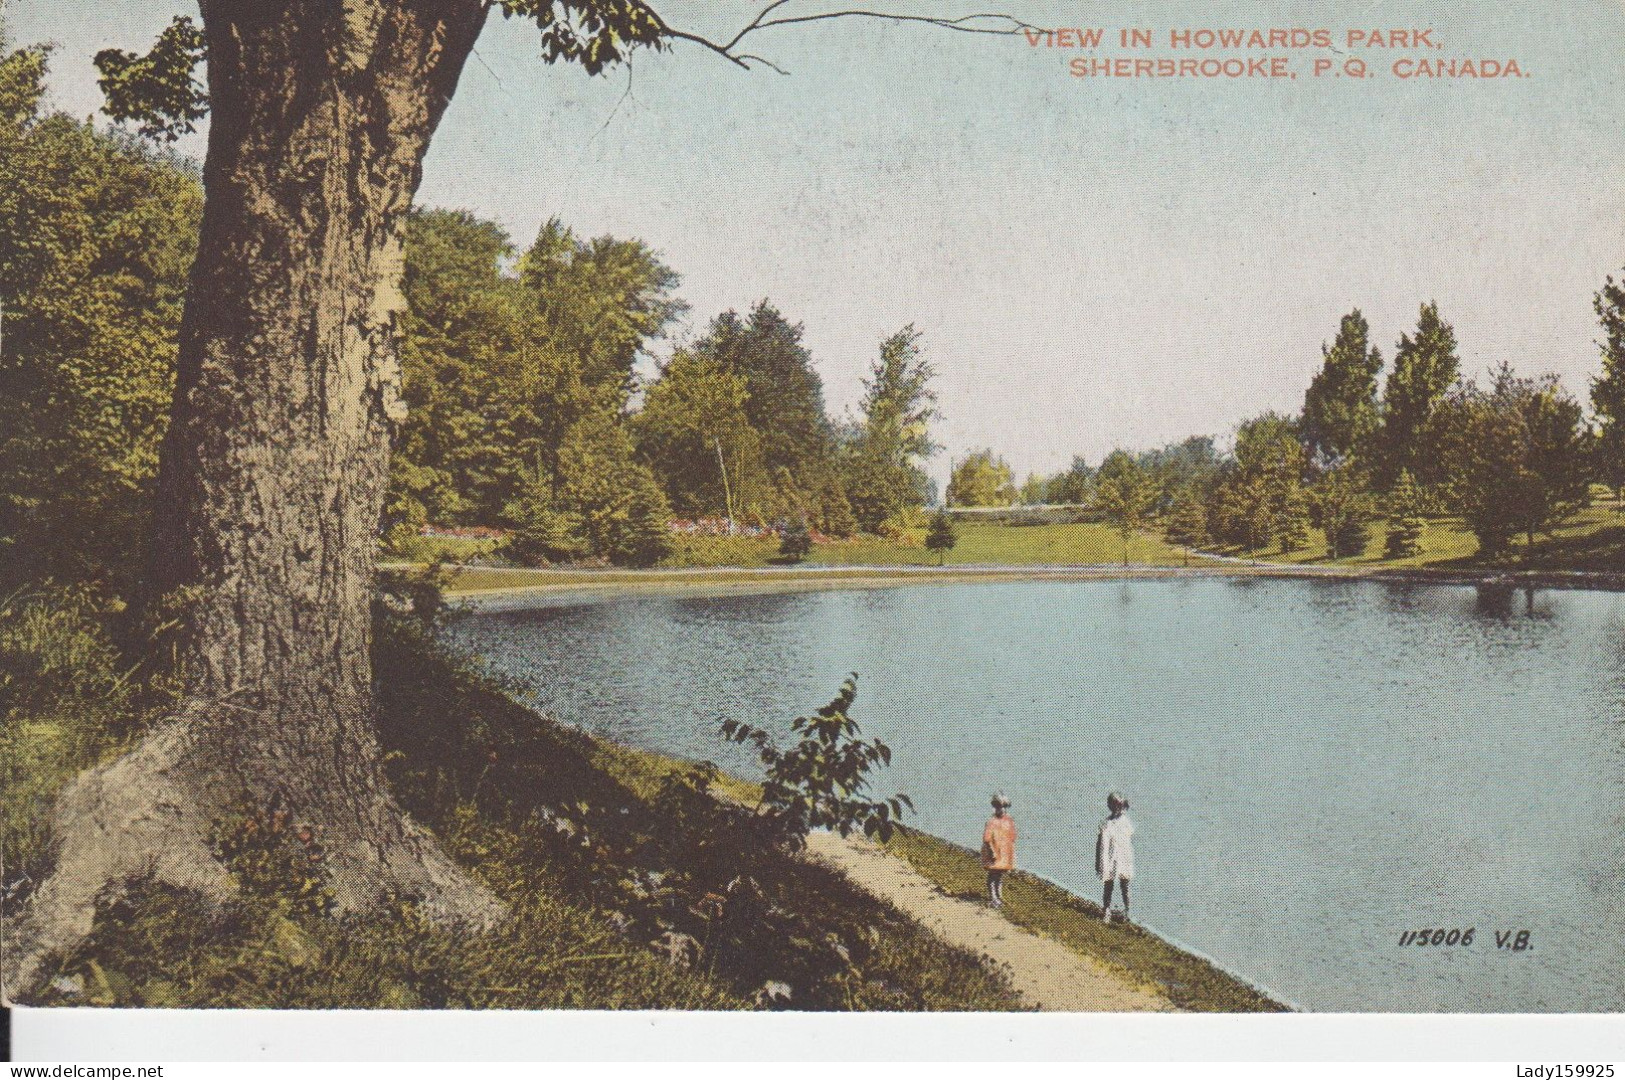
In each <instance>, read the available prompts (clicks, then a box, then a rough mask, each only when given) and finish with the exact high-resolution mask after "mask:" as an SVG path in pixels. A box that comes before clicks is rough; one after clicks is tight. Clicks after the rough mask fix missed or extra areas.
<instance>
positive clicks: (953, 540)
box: [925, 508, 959, 566]
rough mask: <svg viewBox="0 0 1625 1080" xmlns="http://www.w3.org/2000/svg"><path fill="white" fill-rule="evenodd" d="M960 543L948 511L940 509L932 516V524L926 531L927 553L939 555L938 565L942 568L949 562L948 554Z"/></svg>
mask: <svg viewBox="0 0 1625 1080" xmlns="http://www.w3.org/2000/svg"><path fill="white" fill-rule="evenodd" d="M958 543H959V535H958V534H957V533H955V532H954V522H953V519H952V518H951V517H949V516H948V511H947V509H945V508H944V509H939V510H938V511H937V512H936V513H935V514H932V515H931V524H930V526H929V527H928V528H927V529H926V530H925V548H926V550H927V551H934V552H936V553H937V565H938V566H941V565H942V564H943V563H945V562H947V560H948V552H950V551H952V550H953V549H954V547H955V546H956V545H958Z"/></svg>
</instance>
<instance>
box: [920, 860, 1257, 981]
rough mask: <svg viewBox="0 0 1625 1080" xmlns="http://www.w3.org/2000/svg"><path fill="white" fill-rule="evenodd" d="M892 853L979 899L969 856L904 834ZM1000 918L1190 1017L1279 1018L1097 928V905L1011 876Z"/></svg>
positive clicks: (1178, 955)
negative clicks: (1142, 987)
mask: <svg viewBox="0 0 1625 1080" xmlns="http://www.w3.org/2000/svg"><path fill="white" fill-rule="evenodd" d="M890 847H891V849H892V851H893V852H894V853H895V854H897V855H898V856H899V857H901V858H903V859H904V860H906V861H907V862H908V863H909V865H910V866H912V867H914V869H915V870H916V871H918V872H919V873H920V874H921V875H922V876H923V877H925V878H927V879H929V880H930V881H932V882H933V883H935V884H936V885H937V886H938V887H939V888H941V889H942V890H943V891H944V892H947V893H950V894H952V895H954V896H962V897H970V898H980V897H981V896H983V895H984V891H985V885H984V874H983V871H982V867H981V861H980V859H979V858H978V857H977V855H976V853H975V852H974V851H971V850H970V849H968V848H963V847H960V846H959V845H957V844H951V843H949V842H948V841H946V840H942V839H940V838H938V837H935V836H931V835H929V834H926V833H922V832H917V831H915V830H912V829H907V830H904V831H903V832H901V833H899V834H898V835H896V836H894V837H893V838H892V841H891V844H890ZM1003 912H1004V915H1005V917H1006V918H1007V919H1009V920H1010V921H1011V922H1013V923H1015V924H1016V925H1017V926H1022V927H1025V928H1026V929H1028V930H1031V931H1033V932H1034V933H1038V934H1042V935H1044V936H1046V937H1051V938H1054V939H1056V940H1057V941H1060V942H1061V943H1063V944H1065V945H1066V946H1068V947H1069V948H1071V949H1073V950H1074V951H1076V952H1078V953H1081V954H1082V955H1084V956H1086V957H1089V958H1090V959H1092V960H1096V961H1099V962H1100V963H1102V964H1104V965H1105V966H1106V967H1108V968H1110V969H1112V970H1115V971H1117V972H1119V973H1120V974H1122V975H1123V976H1124V977H1125V978H1126V979H1128V980H1130V981H1131V982H1141V983H1149V984H1150V985H1152V986H1155V987H1156V988H1158V989H1159V990H1161V991H1162V992H1163V993H1164V994H1166V995H1167V996H1168V999H1169V1000H1170V1001H1172V1002H1173V1003H1174V1004H1175V1005H1177V1006H1179V1007H1180V1008H1182V1009H1188V1010H1190V1011H1193V1012H1282V1011H1285V1006H1283V1005H1281V1004H1280V1003H1278V1002H1275V1001H1272V1000H1271V999H1270V998H1268V997H1266V996H1265V995H1263V994H1261V993H1259V992H1258V991H1256V990H1254V989H1253V988H1252V987H1250V986H1248V985H1247V984H1246V983H1243V982H1241V981H1240V980H1239V979H1236V978H1234V977H1233V976H1231V975H1228V974H1226V973H1225V972H1223V971H1221V970H1219V969H1218V968H1216V967H1214V966H1213V965H1212V964H1210V963H1208V962H1207V961H1205V960H1202V959H1199V958H1198V957H1195V956H1192V955H1191V954H1189V953H1186V952H1183V951H1181V950H1179V949H1176V948H1174V947H1173V946H1172V945H1170V944H1168V943H1167V942H1166V941H1163V940H1162V939H1161V938H1159V937H1157V936H1156V935H1155V934H1152V933H1150V932H1148V931H1146V930H1143V929H1141V928H1140V927H1138V926H1135V925H1133V924H1127V925H1125V924H1122V923H1112V924H1110V925H1107V924H1105V923H1102V922H1101V921H1100V906H1099V905H1098V904H1095V903H1092V902H1090V901H1088V900H1083V899H1080V898H1079V897H1077V896H1074V895H1073V894H1072V893H1069V892H1067V891H1066V890H1065V889H1062V888H1060V887H1059V886H1057V885H1052V884H1051V883H1049V882H1047V881H1045V880H1043V879H1042V878H1037V877H1034V876H1033V875H1031V874H1025V873H1022V872H1020V871H1017V872H1016V873H1014V874H1012V875H1011V876H1010V877H1009V878H1007V879H1006V881H1005V886H1004V908H1003Z"/></svg>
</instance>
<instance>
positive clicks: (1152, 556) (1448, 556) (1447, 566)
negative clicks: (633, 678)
mask: <svg viewBox="0 0 1625 1080" xmlns="http://www.w3.org/2000/svg"><path fill="white" fill-rule="evenodd" d="M954 528H955V532H956V534H957V536H958V544H957V545H956V546H955V547H954V549H953V550H952V551H949V552H946V553H945V556H944V557H943V558H942V559H941V565H943V566H946V567H949V568H952V567H955V566H961V567H969V566H978V567H985V566H1011V567H1023V566H1090V567H1107V568H1109V567H1113V566H1120V565H1122V563H1123V540H1122V537H1121V536H1119V535H1118V533H1117V532H1116V530H1114V529H1112V528H1111V527H1109V526H1106V525H1100V524H1092V523H1081V524H1055V525H1002V524H997V523H994V522H960V523H957V524H956V525H955V526H954ZM1154 530H1155V525H1153V529H1152V530H1147V531H1145V532H1141V533H1139V534H1137V535H1135V536H1134V537H1133V538H1132V539H1131V540H1130V542H1129V548H1128V558H1129V562H1130V563H1131V564H1133V565H1135V566H1142V567H1143V566H1163V567H1166V566H1186V565H1188V566H1209V567H1214V566H1221V565H1224V564H1223V563H1222V562H1220V561H1218V560H1211V559H1206V558H1203V557H1201V556H1199V555H1193V556H1187V555H1186V554H1185V553H1184V552H1183V551H1181V550H1180V549H1179V548H1177V547H1174V546H1173V545H1171V544H1169V543H1168V542H1167V541H1165V540H1164V539H1162V537H1161V536H1160V535H1158V534H1157V533H1156V532H1155V531H1154ZM1366 535H1367V542H1366V547H1365V550H1364V552H1362V553H1361V554H1359V555H1356V556H1353V557H1351V558H1345V559H1335V560H1334V559H1331V558H1330V557H1329V556H1328V554H1327V550H1326V539H1325V535H1324V534H1323V533H1322V532H1321V531H1320V530H1319V529H1310V530H1309V532H1308V539H1307V541H1306V543H1305V545H1304V546H1303V547H1302V548H1300V549H1299V550H1297V551H1294V552H1288V553H1283V552H1282V551H1281V550H1280V548H1279V547H1275V546H1271V547H1269V548H1266V549H1264V550H1262V551H1253V550H1247V549H1243V548H1236V547H1218V548H1213V549H1212V550H1213V552H1214V554H1217V555H1222V556H1227V557H1229V558H1240V559H1247V560H1256V561H1258V562H1261V563H1269V564H1275V565H1288V566H1298V565H1317V566H1347V567H1351V568H1357V569H1372V570H1375V569H1409V568H1432V569H1440V570H1483V569H1513V570H1515V569H1527V570H1537V571H1538V570H1604V571H1606V570H1614V571H1625V514H1622V513H1621V512H1620V511H1619V504H1618V503H1617V502H1616V501H1614V500H1612V499H1608V500H1599V501H1598V502H1597V504H1596V505H1594V506H1592V507H1591V508H1589V509H1587V510H1585V511H1582V512H1581V513H1580V514H1578V515H1576V517H1575V518H1574V519H1573V520H1571V521H1569V522H1568V523H1566V524H1564V525H1563V526H1562V527H1560V528H1558V529H1556V530H1554V532H1553V533H1552V534H1551V535H1544V536H1540V537H1537V538H1536V541H1535V544H1534V546H1533V547H1532V548H1527V549H1526V546H1525V544H1524V542H1523V540H1522V538H1519V539H1517V540H1515V541H1514V542H1513V545H1512V549H1511V551H1510V552H1509V553H1508V555H1507V556H1505V557H1504V558H1502V559H1500V560H1497V561H1490V560H1485V559H1483V558H1481V557H1480V556H1479V554H1478V541H1477V540H1476V539H1475V538H1474V536H1473V534H1472V531H1471V530H1469V529H1468V528H1467V527H1466V525H1465V524H1463V522H1462V520H1461V519H1460V518H1458V517H1436V518H1429V519H1427V520H1426V521H1424V522H1423V528H1422V538H1421V544H1422V547H1421V551H1420V552H1418V553H1417V554H1416V555H1413V556H1411V557H1409V558H1404V559H1389V558H1387V557H1386V554H1385V552H1384V541H1385V539H1386V524H1385V523H1384V522H1382V521H1380V520H1379V521H1375V522H1373V523H1372V524H1371V526H1370V527H1369V528H1368V529H1367V532H1366ZM924 536H925V531H924V530H923V529H913V530H909V531H908V533H907V534H906V535H905V536H904V537H903V539H901V540H882V539H880V538H878V537H873V536H862V537H858V538H856V539H853V540H846V541H836V542H833V543H828V544H817V545H814V547H813V549H812V553H811V554H810V555H809V556H808V557H807V559H806V560H805V561H804V562H801V563H786V562H784V561H782V560H781V559H780V558H779V545H778V541H777V540H776V539H774V538H772V537H744V536H734V537H726V536H678V537H674V543H675V550H674V551H673V552H672V554H671V555H670V556H668V557H667V558H666V559H664V560H662V561H661V563H660V569H662V570H667V571H674V570H685V569H691V570H716V569H726V568H737V569H741V570H760V569H770V568H775V567H777V568H793V567H795V566H803V567H851V568H853V569H854V570H856V569H857V568H860V567H899V568H903V567H934V566H937V565H939V561H938V555H937V553H936V552H933V551H928V550H926V547H925V543H924ZM434 543H436V544H438V545H440V547H439V549H438V550H440V551H441V552H442V553H443V554H444V555H445V556H446V557H448V558H450V559H452V560H454V561H457V560H461V559H463V558H467V557H470V556H471V555H472V554H484V553H488V552H489V551H490V550H492V548H491V545H492V544H493V542H492V541H435V542H434ZM474 545H479V546H478V547H474ZM583 580H584V578H583V575H582V572H581V570H579V569H570V568H544V569H533V570H527V571H524V572H522V573H516V572H514V571H513V570H507V571H504V570H498V569H494V570H481V569H472V570H465V571H462V572H460V573H459V575H458V578H457V582H456V585H455V586H454V588H456V589H457V590H458V591H460V592H462V591H473V590H479V589H495V588H503V587H512V586H519V585H550V584H566V583H581V582H583ZM647 580H648V575H647V574H646V573H645V572H643V571H639V570H631V569H616V568H604V569H593V572H592V573H591V576H590V582H591V584H593V585H612V584H617V583H627V584H630V583H633V582H646V581H647ZM669 580H671V581H672V582H673V583H677V581H678V578H676V577H673V578H671V579H669ZM706 580H711V581H714V580H715V578H714V577H712V578H707V579H706Z"/></svg>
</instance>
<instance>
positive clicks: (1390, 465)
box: [1377, 303, 1461, 490]
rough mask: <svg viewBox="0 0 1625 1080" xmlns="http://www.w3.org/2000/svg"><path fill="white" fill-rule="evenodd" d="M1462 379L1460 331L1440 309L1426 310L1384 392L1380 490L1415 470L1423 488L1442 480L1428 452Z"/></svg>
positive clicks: (1404, 340) (1405, 339)
mask: <svg viewBox="0 0 1625 1080" xmlns="http://www.w3.org/2000/svg"><path fill="white" fill-rule="evenodd" d="M1460 375H1461V358H1460V357H1458V356H1457V355H1456V332H1455V330H1454V329H1452V328H1451V326H1450V324H1449V323H1447V322H1445V321H1444V320H1443V319H1441V318H1440V317H1439V305H1437V304H1433V303H1428V304H1423V305H1422V310H1421V314H1420V315H1419V316H1418V317H1417V320H1416V332H1415V334H1414V335H1410V334H1405V335H1401V337H1400V339H1399V347H1398V348H1397V349H1395V350H1394V370H1393V372H1392V374H1390V375H1389V376H1388V385H1387V386H1386V388H1385V389H1384V392H1383V427H1382V453H1381V454H1380V455H1379V460H1378V462H1377V465H1378V469H1379V473H1378V486H1379V487H1381V488H1383V489H1384V490H1386V489H1388V488H1390V487H1392V486H1393V483H1394V480H1395V479H1396V478H1397V477H1398V476H1399V474H1400V473H1402V472H1405V471H1407V470H1409V472H1410V473H1411V475H1412V476H1413V477H1414V478H1415V479H1416V480H1417V481H1419V482H1420V483H1422V484H1434V483H1437V482H1438V481H1439V479H1440V477H1439V473H1438V469H1437V467H1436V466H1435V464H1434V463H1433V461H1432V460H1431V459H1432V458H1433V456H1434V455H1432V454H1430V453H1429V452H1428V450H1427V440H1428V439H1429V438H1430V437H1431V431H1430V428H1429V425H1430V423H1431V421H1432V419H1433V414H1434V412H1435V410H1437V409H1438V407H1439V402H1441V401H1443V400H1444V397H1445V395H1446V394H1448V393H1449V392H1450V388H1451V387H1452V386H1454V385H1455V384H1456V380H1457V379H1458V378H1459V377H1460Z"/></svg>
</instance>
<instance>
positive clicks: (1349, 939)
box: [447, 578, 1625, 1012]
mask: <svg viewBox="0 0 1625 1080" xmlns="http://www.w3.org/2000/svg"><path fill="white" fill-rule="evenodd" d="M447 633H448V637H449V639H450V640H451V641H452V643H453V644H454V645H456V646H457V647H458V648H460V649H461V650H463V651H464V652H467V653H470V654H474V655H478V656H479V657H481V658H483V660H484V661H485V662H486V663H487V664H488V665H489V666H490V667H491V668H493V669H495V670H498V671H501V672H504V673H507V674H510V675H515V676H518V677H520V678H522V679H524V680H525V681H526V682H527V683H528V684H529V685H530V686H532V687H534V695H535V696H534V700H535V701H536V702H537V703H538V704H539V705H541V706H544V707H546V708H549V709H551V710H553V711H554V712H555V713H556V714H557V715H558V716H559V717H561V718H562V719H564V720H566V721H569V722H572V723H576V724H579V725H581V726H583V727H585V728H587V729H589V730H592V731H594V732H597V733H600V734H603V735H607V736H609V737H611V738H615V739H619V740H622V741H625V742H628V743H632V744H636V745H640V746H645V747H650V748H653V749H658V750H662V751H666V752H670V753H675V754H679V755H683V756H686V757H693V758H711V759H713V760H716V761H718V762H719V763H721V764H723V765H724V766H725V767H729V768H732V769H736V770H741V771H743V770H746V769H748V766H749V762H748V761H747V760H746V759H744V758H742V757H741V756H739V751H738V749H737V748H730V747H726V746H724V744H722V743H721V742H720V740H719V739H718V738H717V737H716V722H717V718H718V717H719V716H730V717H735V718H739V719H743V720H748V721H750V722H751V723H754V724H757V725H759V726H765V727H768V728H769V729H771V730H774V731H780V732H785V733H788V730H789V721H790V719H791V718H792V717H794V716H797V715H800V714H803V713H806V712H808V711H810V710H812V709H815V708H817V707H818V706H820V705H822V704H824V703H825V702H827V701H828V700H829V699H830V698H831V697H833V696H834V694H835V691H836V689H837V688H838V686H839V684H840V682H841V679H842V678H843V677H845V675H846V674H847V673H848V672H857V673H859V676H860V678H859V684H858V699H857V703H856V705H855V707H854V708H853V710H852V714H853V716H854V717H855V718H856V719H858V721H859V722H860V723H861V724H862V725H863V729H864V733H865V735H866V736H878V737H880V738H882V739H884V740H885V741H886V742H888V743H889V744H891V746H892V748H893V751H894V755H895V756H894V758H893V764H892V767H891V769H890V770H888V771H886V772H885V773H883V774H882V775H881V776H880V778H879V782H878V784H877V789H878V792H879V793H880V794H883V795H889V794H891V793H892V792H895V791H901V792H906V793H907V794H909V795H910V796H911V797H912V798H913V799H914V802H915V804H916V805H917V807H918V808H919V813H918V816H917V817H916V818H914V819H912V821H913V823H914V824H917V825H918V826H919V827H921V828H923V829H925V830H927V831H929V832H933V833H936V834H938V835H941V836H945V837H948V838H950V839H954V840H957V841H959V842H961V843H964V844H967V845H971V846H974V845H975V844H976V843H978V842H979V840H980V837H981V827H982V822H983V820H984V819H985V817H986V815H987V801H988V795H989V793H990V792H992V791H994V790H995V789H1002V790H1004V791H1006V792H1008V793H1009V795H1010V797H1011V798H1012V800H1013V801H1014V803H1015V806H1014V808H1013V811H1012V812H1013V815H1014V817H1015V819H1016V821H1017V823H1018V825H1019V827H1020V830H1021V833H1020V843H1019V848H1018V860H1019V865H1021V866H1022V867H1023V868H1025V869H1028V870H1032V871H1034V872H1036V873H1039V874H1042V875H1044V876H1045V877H1048V878H1050V879H1052V880H1054V881H1055V882H1057V883H1059V884H1061V885H1063V886H1065V887H1067V888H1069V889H1072V890H1074V891H1076V892H1078V893H1080V894H1082V895H1084V896H1090V897H1096V898H1098V888H1099V886H1098V884H1097V882H1096V881H1095V878H1094V875H1093V869H1094V866H1093V858H1094V837H1095V830H1096V828H1097V827H1098V825H1099V823H1100V820H1101V818H1102V817H1103V816H1104V813H1105V809H1104V797H1105V794H1106V792H1107V791H1108V790H1111V789H1117V790H1121V791H1123V792H1124V793H1126V794H1127V795H1128V796H1129V798H1130V799H1131V801H1132V803H1133V809H1132V811H1131V814H1132V816H1133V817H1134V820H1135V825H1136V830H1137V831H1136V838H1135V847H1136V854H1137V861H1138V875H1139V876H1138V877H1137V878H1136V879H1135V883H1134V913H1135V916H1136V918H1137V920H1139V921H1141V922H1143V923H1144V924H1146V925H1147V926H1148V927H1150V928H1152V929H1154V930H1156V931H1157V932H1159V933H1161V934H1163V935H1165V936H1166V937H1168V938H1169V939H1171V940H1173V941H1175V942H1178V943H1180V944H1183V945H1186V946H1187V947H1190V948H1193V949H1195V950H1197V951H1199V952H1201V953H1202V954H1204V955H1206V956H1209V957H1211V958H1212V959H1213V960H1215V961H1216V962H1217V963H1219V964H1220V965H1221V966H1223V967H1224V968H1226V969H1227V970H1229V971H1232V972H1234V973H1235V974H1237V975H1239V976H1242V977H1243V978H1246V979H1248V980H1250V981H1252V982H1254V983H1256V984H1258V985H1259V986H1261V987H1263V988H1265V989H1267V990H1268V991H1270V992H1273V993H1274V994H1276V995H1278V996H1280V997H1282V998H1284V999H1285V1000H1287V1001H1289V1002H1290V1003H1292V1004H1294V1005H1296V1006H1298V1007H1300V1008H1304V1009H1310V1010H1316V1011H1364V1010H1381V1011H1404V1012H1413V1011H1548V1010H1549V1011H1619V1010H1622V1009H1625V595H1619V594H1613V593H1604V592H1588V591H1563V590H1549V591H1535V592H1525V591H1515V590H1511V589H1507V588H1504V587H1490V586H1485V587H1477V588H1472V587H1463V586H1420V585H1394V584H1379V583H1374V582H1324V581H1300V580H1260V579H1245V578H1235V579H1221V578H1208V579H1183V580H1150V581H1146V580H1142V581H1090V582H1056V581H1050V582H1033V583H1019V584H1009V583H1000V584H970V585H941V586H913V587H905V588H893V589H882V590H869V591H847V592H802V593H783V594H775V595H757V596H732V597H722V598H707V599H685V598H673V597H629V598H621V599H615V600H612V601H606V602H600V603H585V602H582V603H570V604H565V605H563V606H554V607H547V608H540V609H531V610H510V611H487V612H482V613H479V614H475V615H471V616H469V617H467V618H466V619H463V620H460V621H458V622H456V623H454V624H453V625H452V627H451V628H450V629H449V630H448V632H447ZM730 751H731V754H730ZM1469 927H1471V928H1473V929H1474V930H1475V934H1474V938H1473V943H1472V944H1471V945H1470V946H1465V947H1464V946H1459V945H1458V946H1455V947H1450V946H1443V945H1441V946H1438V947H1433V946H1427V947H1418V946H1416V945H1410V946H1405V947H1401V946H1400V945H1399V941H1400V937H1401V935H1402V934H1403V933H1404V932H1405V931H1407V930H1411V929H1422V928H1443V929H1447V930H1448V929H1461V930H1465V929H1467V928H1469ZM1520 931H1528V936H1527V938H1526V939H1525V940H1526V941H1527V943H1528V946H1529V947H1527V948H1525V949H1522V950H1515V949H1512V948H1501V947H1498V946H1497V935H1498V934H1508V932H1511V933H1510V934H1508V936H1507V938H1506V941H1507V943H1508V944H1509V945H1510V944H1512V943H1514V942H1516V941H1517V937H1516V935H1517V933H1518V932H1520Z"/></svg>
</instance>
